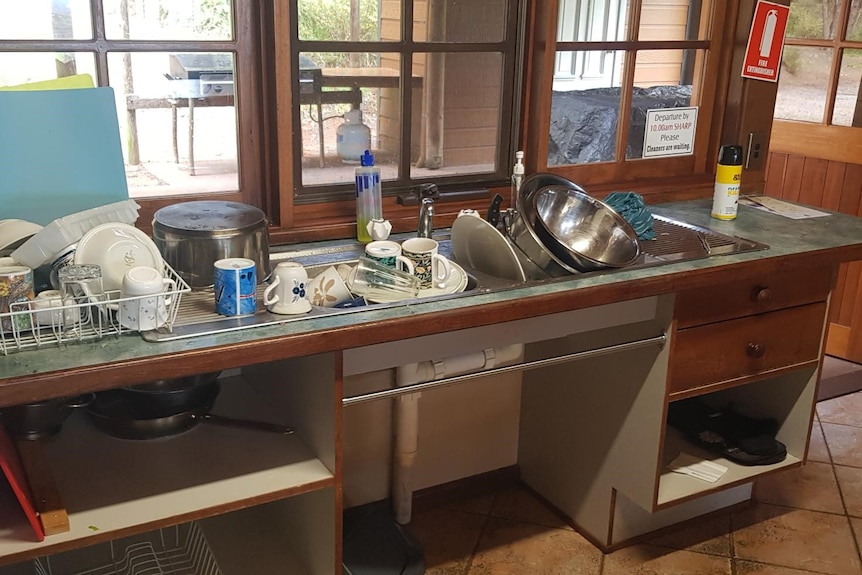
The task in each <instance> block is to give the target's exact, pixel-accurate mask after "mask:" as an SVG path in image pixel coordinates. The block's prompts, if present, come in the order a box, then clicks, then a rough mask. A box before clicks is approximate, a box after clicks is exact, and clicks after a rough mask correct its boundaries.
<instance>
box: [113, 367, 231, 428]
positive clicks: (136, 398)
mask: <svg viewBox="0 0 862 575" xmlns="http://www.w3.org/2000/svg"><path fill="white" fill-rule="evenodd" d="M220 373H221V372H218V371H213V372H209V373H202V374H198V375H192V376H189V377H180V378H177V379H159V380H156V381H151V382H148V383H142V384H139V385H132V386H129V387H121V388H119V390H118V391H119V393H117V394H116V395H120V394H123V395H126V396H128V399H129V401H131V402H134V403H136V404H138V405H139V406H140V407H141V409H145V408H146V409H148V410H150V411H151V413H152V415H151V416H148V417H162V416H167V415H173V414H175V413H180V412H183V411H188V410H190V409H193V408H195V407H197V406H199V405H201V404H202V403H204V402H206V401H207V400H208V398H210V399H211V394H212V393H218V391H215V392H214V391H213V388H214V387H216V386H217V385H218V383H216V379H217V378H218V376H219V374H220ZM144 406H146V407H144Z"/></svg>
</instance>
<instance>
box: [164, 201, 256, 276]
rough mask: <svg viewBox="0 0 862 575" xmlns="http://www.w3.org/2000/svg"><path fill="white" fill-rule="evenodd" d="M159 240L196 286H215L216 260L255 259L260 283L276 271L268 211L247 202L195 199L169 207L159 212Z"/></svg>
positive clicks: (170, 260) (181, 272) (168, 259)
mask: <svg viewBox="0 0 862 575" xmlns="http://www.w3.org/2000/svg"><path fill="white" fill-rule="evenodd" d="M153 240H154V241H155V243H156V246H158V248H159V251H160V252H161V253H162V257H164V259H165V261H166V262H167V263H168V264H169V265H170V266H171V267H172V268H174V270H175V271H176V272H177V274H179V276H180V277H181V278H183V279H184V280H185V281H186V283H188V284H189V286H191V288H192V289H206V288H208V287H210V286H212V285H213V264H214V263H215V262H216V261H218V260H220V259H224V258H247V259H250V260H252V261H253V262H255V265H256V266H257V281H258V283H263V282H264V281H266V279H267V278H268V277H269V274H270V271H271V268H270V264H269V232H268V230H267V221H266V215H265V214H264V213H263V211H261V210H260V209H258V208H256V207H254V206H250V205H247V204H241V203H238V202H226V201H194V202H181V203H178V204H172V205H170V206H165V207H164V208H161V209H159V210H158V211H157V212H156V213H155V215H154V216H153Z"/></svg>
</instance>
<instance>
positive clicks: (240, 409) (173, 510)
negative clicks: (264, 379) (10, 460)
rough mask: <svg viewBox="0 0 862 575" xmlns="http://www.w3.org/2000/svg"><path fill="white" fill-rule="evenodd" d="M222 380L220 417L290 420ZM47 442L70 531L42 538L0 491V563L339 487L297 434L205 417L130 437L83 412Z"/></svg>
mask: <svg viewBox="0 0 862 575" xmlns="http://www.w3.org/2000/svg"><path fill="white" fill-rule="evenodd" d="M221 381H222V391H221V394H220V395H219V398H218V401H217V402H216V405H215V407H214V409H213V413H217V414H219V415H226V416H230V417H240V418H248V419H260V420H266V421H272V422H279V423H285V424H287V425H290V422H289V421H283V416H282V417H279V414H278V413H276V412H274V411H273V410H272V408H271V405H270V404H268V403H267V402H266V401H264V400H263V398H261V397H260V396H258V395H257V394H256V393H255V392H254V391H252V389H251V388H250V387H249V386H248V385H246V384H245V383H244V382H243V381H242V378H241V377H234V378H228V379H223V380H221ZM42 442H43V447H44V450H45V456H46V459H47V461H48V462H49V464H50V465H51V468H52V471H53V473H54V477H55V479H56V482H57V486H58V488H59V490H60V493H61V495H62V498H63V501H64V503H65V505H66V509H67V510H68V513H69V521H70V525H71V530H70V531H69V532H67V533H62V534H58V535H52V536H49V537H46V539H45V541H43V542H41V543H39V542H36V541H35V538H34V537H33V535H32V532H31V531H30V530H29V527H28V526H27V524H26V523H25V520H24V516H23V513H20V512H17V513H16V512H14V499H11V494H9V497H0V564H6V563H13V562H16V561H21V560H24V559H27V558H31V557H36V556H41V555H46V554H49V553H53V552H55V551H59V550H62V549H68V548H71V547H74V546H80V545H87V544H89V543H91V542H92V543H95V542H99V541H105V540H108V539H112V538H115V537H119V536H125V535H129V534H133V533H141V532H144V531H148V530H151V529H153V528H156V527H162V526H165V525H172V524H176V523H180V522H184V521H189V520H192V519H200V518H204V517H211V516H214V515H217V514H220V513H225V512H228V511H232V510H236V509H242V508H245V507H250V506H253V505H259V504H261V503H266V502H270V501H275V500H278V499H282V498H285V497H289V496H291V495H296V494H301V493H307V492H311V491H315V490H320V489H324V488H327V487H333V486H334V485H335V478H334V476H333V474H332V473H331V472H330V471H329V469H328V468H327V467H326V466H325V465H324V464H323V463H322V462H321V461H320V460H319V459H318V458H316V457H315V456H314V455H313V453H312V452H311V450H310V449H308V448H307V447H306V446H305V445H304V444H303V443H302V437H300V436H298V435H297V434H292V435H279V434H275V433H268V432H261V431H249V430H244V429H236V428H228V427H220V426H216V425H210V424H203V423H202V424H199V425H197V426H196V427H194V428H193V429H191V430H190V431H188V432H185V433H183V434H181V435H177V436H173V437H167V438H161V439H156V440H148V441H131V440H122V439H116V438H113V437H110V436H108V435H106V434H105V433H103V432H101V431H99V430H98V429H97V428H96V427H94V426H93V425H92V424H91V422H90V421H88V419H87V415H86V413H83V412H82V410H79V412H77V413H74V414H73V416H72V417H70V418H69V419H68V420H67V421H66V423H65V424H64V425H63V428H62V430H61V432H60V433H58V434H57V435H55V436H53V437H50V438H47V439H44V440H42ZM3 490H4V491H8V488H5V486H4V488H3ZM4 502H5V504H4ZM88 540H89V541H88Z"/></svg>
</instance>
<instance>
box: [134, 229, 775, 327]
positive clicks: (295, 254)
mask: <svg viewBox="0 0 862 575" xmlns="http://www.w3.org/2000/svg"><path fill="white" fill-rule="evenodd" d="M653 224H654V229H655V231H656V238H655V239H654V240H647V241H642V242H641V251H642V255H641V258H640V259H639V261H638V262H637V263H635V264H633V265H631V266H628V267H626V268H622V269H623V270H631V269H639V268H644V267H650V266H658V265H666V264H670V263H675V262H681V261H689V260H695V259H700V258H706V257H711V256H720V255H728V254H735V253H743V252H749V251H757V250H764V249H768V248H769V246H767V245H765V244H761V243H758V242H753V241H750V240H746V239H744V238H738V237H734V236H728V235H724V234H720V233H717V232H714V231H712V230H709V229H706V228H701V227H698V226H694V225H691V224H688V223H685V222H680V221H677V220H672V219H669V218H666V217H663V216H654V220H653ZM393 239H404V238H393ZM434 239H436V240H437V241H438V242H439V244H440V248H439V249H440V253H441V254H443V255H445V256H447V257H450V258H451V257H452V244H451V240H450V238H449V234H448V231H441V232H438V233H435V234H434ZM515 249H517V248H515ZM363 253H364V246H363V245H362V244H359V243H357V242H355V241H346V240H342V241H327V242H318V243H315V244H310V245H308V246H278V247H275V248H273V251H272V253H271V261H272V265H273V267H275V265H276V264H277V263H278V262H280V261H284V260H291V261H296V262H299V263H301V264H303V265H304V266H305V268H306V270H308V275H309V276H310V277H314V276H315V275H316V274H318V273H319V272H320V271H321V270H323V269H325V268H326V267H328V266H333V265H334V266H337V265H339V264H343V263H347V264H353V263H355V262H356V261H357V260H358V259H359V258H360V257H361V256H362V255H363ZM464 267H465V271H467V275H468V282H467V288H466V289H465V290H464V292H461V293H454V294H449V295H440V296H435V297H433V298H424V299H425V300H428V299H433V300H443V299H451V298H458V297H464V296H466V295H471V294H477V293H494V292H499V291H503V290H508V289H513V288H517V287H523V286H526V285H533V284H540V283H547V282H559V281H567V280H570V279H572V277H571V276H569V277H562V278H550V277H549V278H539V279H529V280H526V281H515V280H508V279H501V278H498V277H494V276H491V275H488V274H486V273H483V272H482V270H474V269H470V268H469V267H466V266H464ZM619 271H622V270H620V269H608V270H600V271H594V272H588V273H583V274H577V276H593V275H596V274H609V273H616V272H619ZM265 287H266V286H265V285H260V286H258V301H261V300H262V292H263V289H264V288H265ZM411 301H413V302H415V301H416V300H411ZM409 303H410V302H397V303H386V304H372V305H368V306H363V307H353V308H345V309H336V308H318V307H314V308H312V311H311V312H309V313H307V314H303V315H296V316H286V315H275V314H271V313H269V312H267V311H266V309H259V310H258V312H257V313H256V314H254V315H253V316H243V317H236V318H233V317H224V316H220V315H218V314H216V313H215V311H214V306H213V294H212V290H203V291H193V292H191V293H188V294H185V295H184V296H183V299H182V301H181V303H180V309H179V312H178V314H177V319H176V321H175V322H174V326H173V331H171V332H168V331H166V330H164V329H161V330H156V331H151V332H145V333H143V334H142V335H143V337H144V339H145V340H147V341H166V340H172V339H180V338H184V337H192V336H197V335H204V334H211V333H220V332H226V331H235V330H241V329H247V328H252V327H259V326H263V325H274V324H280V323H286V322H293V321H303V320H307V319H310V318H320V317H326V316H332V315H341V314H350V313H362V312H363V311H365V310H368V309H381V308H391V307H400V306H403V305H408V304H409ZM259 307H261V306H259Z"/></svg>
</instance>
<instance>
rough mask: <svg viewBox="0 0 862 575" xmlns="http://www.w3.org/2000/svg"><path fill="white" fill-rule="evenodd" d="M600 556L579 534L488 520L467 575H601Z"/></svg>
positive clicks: (527, 524) (492, 519)
mask: <svg viewBox="0 0 862 575" xmlns="http://www.w3.org/2000/svg"><path fill="white" fill-rule="evenodd" d="M601 561H602V553H601V551H599V550H598V549H596V548H595V547H594V546H593V545H592V544H590V543H589V542H588V541H587V540H586V539H584V538H583V537H581V536H580V535H579V534H578V533H576V532H575V531H572V530H567V529H555V528H552V527H546V526H542V525H533V524H530V523H519V522H514V521H508V520H505V519H494V518H490V519H489V520H488V525H487V526H486V528H485V531H484V533H483V534H482V538H481V540H480V541H479V549H478V551H477V552H476V555H475V556H474V557H473V563H472V565H471V566H470V569H469V570H468V571H467V573H468V575H492V574H493V575H600V573H601Z"/></svg>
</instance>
